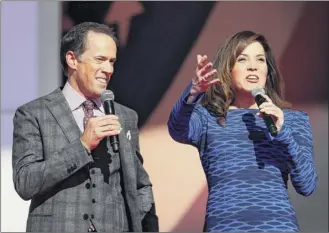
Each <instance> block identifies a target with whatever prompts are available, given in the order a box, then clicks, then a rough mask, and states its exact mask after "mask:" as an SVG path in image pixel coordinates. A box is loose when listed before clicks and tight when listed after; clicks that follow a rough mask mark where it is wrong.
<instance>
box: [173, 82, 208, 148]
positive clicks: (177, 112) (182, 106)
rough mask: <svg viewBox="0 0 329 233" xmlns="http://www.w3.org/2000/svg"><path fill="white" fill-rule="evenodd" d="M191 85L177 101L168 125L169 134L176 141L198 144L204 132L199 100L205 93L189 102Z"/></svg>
mask: <svg viewBox="0 0 329 233" xmlns="http://www.w3.org/2000/svg"><path fill="white" fill-rule="evenodd" d="M191 87H192V85H191V84H190V85H189V86H188V87H187V88H186V89H185V90H184V91H183V93H182V95H181V96H180V98H179V99H178V100H177V102H176V103H175V105H174V107H173V108H172V110H171V113H170V116H169V120H168V122H167V125H168V130H169V134H170V136H171V137H172V138H173V139H174V140H175V141H177V142H180V143H184V144H191V145H194V146H198V145H199V143H200V139H201V135H202V132H203V117H202V111H201V109H200V108H201V106H198V105H199V104H198V101H199V100H200V98H201V97H202V96H203V95H200V96H199V97H198V98H197V99H196V100H195V101H194V102H193V103H187V102H186V100H187V98H188V96H189V92H190V89H191Z"/></svg>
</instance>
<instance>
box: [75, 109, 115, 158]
mask: <svg viewBox="0 0 329 233" xmlns="http://www.w3.org/2000/svg"><path fill="white" fill-rule="evenodd" d="M120 131H121V125H120V122H119V118H118V117H117V116H116V115H105V116H99V117H93V118H90V119H89V120H88V122H87V124H86V128H85V131H84V132H83V134H82V135H81V137H80V140H81V143H82V144H83V145H84V146H85V147H86V149H87V150H89V151H92V150H93V149H94V148H95V147H97V146H98V144H99V142H100V141H101V140H102V139H103V138H104V137H107V136H113V135H117V134H119V133H120Z"/></svg>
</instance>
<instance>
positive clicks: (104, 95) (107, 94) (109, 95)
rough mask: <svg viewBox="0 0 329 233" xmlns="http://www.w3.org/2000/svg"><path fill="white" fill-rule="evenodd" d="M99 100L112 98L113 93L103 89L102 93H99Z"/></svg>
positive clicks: (103, 100)
mask: <svg viewBox="0 0 329 233" xmlns="http://www.w3.org/2000/svg"><path fill="white" fill-rule="evenodd" d="M101 100H102V102H103V103H104V102H105V101H108V100H112V101H113V100H114V94H113V92H112V91H111V90H105V91H103V93H102V94H101Z"/></svg>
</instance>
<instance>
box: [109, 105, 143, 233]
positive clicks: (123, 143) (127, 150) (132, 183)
mask: <svg viewBox="0 0 329 233" xmlns="http://www.w3.org/2000/svg"><path fill="white" fill-rule="evenodd" d="M115 111H116V112H115V113H116V115H117V116H118V117H119V121H120V124H121V127H122V131H121V133H120V134H119V142H120V146H119V153H120V161H121V169H122V177H123V183H124V191H125V196H126V201H127V204H128V206H129V212H130V217H131V227H132V229H131V230H132V231H142V227H141V219H140V216H139V206H138V203H137V199H136V198H137V187H136V185H137V180H136V178H137V177H136V168H135V158H134V156H136V155H135V153H136V152H135V150H134V149H133V148H132V147H131V143H130V142H129V141H128V139H127V138H126V133H125V132H126V131H127V130H129V129H127V128H126V127H127V126H126V119H125V115H124V113H123V111H122V107H120V106H119V105H115ZM108 141H109V140H108ZM108 145H110V144H109V143H108Z"/></svg>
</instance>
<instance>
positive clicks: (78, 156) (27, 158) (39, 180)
mask: <svg viewBox="0 0 329 233" xmlns="http://www.w3.org/2000/svg"><path fill="white" fill-rule="evenodd" d="M13 123H14V132H13V150H12V166H13V181H14V187H15V190H16V192H17V193H18V194H19V196H20V197H21V198H22V199H24V200H29V199H32V198H33V197H35V196H37V195H41V194H44V193H45V192H47V191H48V190H49V189H51V188H52V187H54V186H55V185H56V184H58V183H59V182H61V181H63V180H65V179H66V178H68V177H69V176H71V175H73V174H74V173H75V172H76V171H78V170H79V169H80V168H82V167H84V166H85V165H86V164H88V163H89V162H91V161H92V157H91V156H90V155H89V154H88V153H87V151H86V150H85V148H84V147H83V145H82V144H81V141H80V139H77V140H75V141H73V142H72V143H70V144H68V145H67V146H64V147H63V148H62V149H61V150H60V151H58V152H56V153H55V154H52V156H51V157H49V158H47V159H45V157H44V152H43V150H44V143H45V141H44V138H43V135H41V131H40V128H39V122H38V120H37V118H36V117H35V116H33V114H32V113H31V111H28V110H26V109H24V108H23V107H20V108H18V109H17V111H16V113H15V116H14V119H13ZM48 136H49V135H48ZM54 140H55V139H54Z"/></svg>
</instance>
